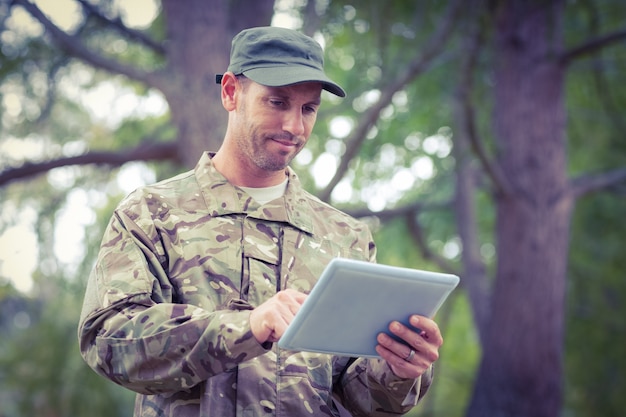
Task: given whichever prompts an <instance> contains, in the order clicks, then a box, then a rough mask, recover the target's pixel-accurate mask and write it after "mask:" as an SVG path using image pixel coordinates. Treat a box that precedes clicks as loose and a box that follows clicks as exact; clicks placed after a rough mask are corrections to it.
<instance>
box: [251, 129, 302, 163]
mask: <svg viewBox="0 0 626 417" xmlns="http://www.w3.org/2000/svg"><path fill="white" fill-rule="evenodd" d="M248 132H249V134H250V136H249V137H248V138H240V139H239V142H240V146H241V147H242V149H244V152H245V154H246V155H247V157H248V159H249V160H250V161H252V163H253V164H254V165H255V166H256V167H257V168H259V169H261V170H264V171H282V170H284V169H285V168H287V166H288V165H289V164H290V163H291V161H292V160H293V158H295V156H296V155H297V154H298V153H299V152H300V150H301V149H302V146H301V145H299V146H298V147H297V148H294V149H295V152H293V153H288V152H280V153H278V154H277V153H275V152H273V151H271V150H270V149H268V145H271V142H272V141H273V140H274V138H279V139H286V140H290V141H294V140H297V139H294V138H293V136H292V135H290V134H289V133H286V132H281V133H278V134H270V135H267V134H262V133H259V132H257V131H256V130H255V129H251V130H249V131H248Z"/></svg>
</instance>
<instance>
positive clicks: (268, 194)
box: [239, 179, 289, 205]
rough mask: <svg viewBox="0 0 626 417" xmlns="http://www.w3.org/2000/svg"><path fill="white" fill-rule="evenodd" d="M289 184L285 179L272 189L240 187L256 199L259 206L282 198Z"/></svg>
mask: <svg viewBox="0 0 626 417" xmlns="http://www.w3.org/2000/svg"><path fill="white" fill-rule="evenodd" d="M288 183H289V180H288V179H285V181H283V182H282V183H280V184H278V185H273V186H271V187H263V188H251V187H239V188H241V189H242V190H244V191H245V192H246V193H248V194H250V197H252V198H254V199H255V200H256V201H257V202H258V203H259V204H261V205H263V204H265V203H268V202H270V201H272V200H275V199H277V198H278V197H282V196H283V195H285V190H287V184H288Z"/></svg>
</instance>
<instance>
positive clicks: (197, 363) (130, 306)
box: [78, 210, 271, 394]
mask: <svg viewBox="0 0 626 417" xmlns="http://www.w3.org/2000/svg"><path fill="white" fill-rule="evenodd" d="M155 245H156V243H155V238H154V237H152V238H151V237H149V236H148V234H146V233H145V232H144V231H143V230H142V228H141V227H139V226H138V225H137V224H136V223H135V222H134V221H133V220H132V219H131V218H130V217H129V216H128V215H126V214H124V212H123V211H119V210H118V211H116V213H115V215H114V216H113V218H112V220H111V222H110V223H109V226H108V227H107V231H106V232H105V236H104V239H103V244H102V246H101V250H100V253H99V255H98V260H97V263H96V265H95V267H94V270H93V272H92V274H91V276H90V279H89V282H88V285H87V290H86V295H85V300H84V305H83V311H82V314H81V319H80V324H79V329H78V338H79V342H80V350H81V354H82V356H83V357H84V359H85V361H86V362H87V364H88V365H89V366H90V367H91V368H93V369H94V370H95V371H96V372H97V373H99V374H101V375H103V376H105V377H107V378H109V379H111V380H112V381H113V382H116V383H117V384H120V385H122V386H124V387H126V388H129V389H132V390H134V391H136V392H139V393H142V394H156V393H163V392H172V391H179V390H184V389H188V388H190V387H192V386H194V385H196V384H198V383H199V382H201V381H203V380H206V379H207V378H209V377H211V376H213V375H216V374H218V373H221V372H225V371H228V370H229V369H232V368H234V367H236V366H237V365H238V364H240V363H241V362H243V361H245V360H248V359H250V358H252V357H255V356H259V355H261V354H263V353H265V352H267V349H268V348H270V347H271V345H270V346H265V345H261V344H259V343H258V342H257V341H256V339H255V338H254V336H253V335H252V332H251V330H250V327H249V313H250V312H249V311H248V310H247V309H246V308H245V306H243V307H242V305H241V304H238V303H236V302H233V303H231V305H229V306H228V307H226V308H223V309H221V310H212V309H209V308H206V306H205V308H200V307H198V306H193V305H189V304H176V303H173V302H172V288H171V285H169V284H168V282H169V281H168V278H167V274H166V272H165V270H164V269H163V266H162V263H161V261H162V259H160V256H159V255H158V252H159V251H158V249H157V248H155Z"/></svg>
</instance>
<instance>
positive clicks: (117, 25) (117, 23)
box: [78, 0, 165, 55]
mask: <svg viewBox="0 0 626 417" xmlns="http://www.w3.org/2000/svg"><path fill="white" fill-rule="evenodd" d="M78 2H79V3H80V4H81V5H82V7H83V9H85V10H86V11H87V13H88V14H90V15H92V16H94V17H95V18H97V19H98V20H100V21H101V22H104V23H105V24H107V25H108V26H111V27H113V28H114V29H115V30H117V31H118V32H119V33H121V34H122V35H124V36H125V37H128V38H129V39H133V40H134V41H136V42H138V43H141V44H142V45H144V46H147V47H148V48H150V49H152V50H153V51H154V52H156V53H158V54H160V55H165V48H164V47H163V45H161V44H160V43H159V42H157V41H155V40H154V39H152V38H151V37H149V36H147V35H146V34H145V33H143V32H141V31H138V30H134V29H131V28H129V27H127V26H125V25H124V23H122V19H121V18H120V17H119V16H118V17H117V18H116V19H109V18H107V17H106V16H105V15H104V14H102V11H101V10H100V9H99V8H98V7H96V6H94V5H93V4H91V3H90V2H88V1H86V0H78Z"/></svg>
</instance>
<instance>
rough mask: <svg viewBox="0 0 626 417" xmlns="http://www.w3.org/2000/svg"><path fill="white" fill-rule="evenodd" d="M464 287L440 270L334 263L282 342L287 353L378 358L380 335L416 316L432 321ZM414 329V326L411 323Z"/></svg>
mask: <svg viewBox="0 0 626 417" xmlns="http://www.w3.org/2000/svg"><path fill="white" fill-rule="evenodd" d="M458 283H459V277H457V276H456V275H451V274H443V273H439V272H430V271H422V270H417V269H411V268H401V267H396V266H389V265H381V264H375V263H371V262H366V261H356V260H351V259H345V258H335V259H333V260H332V261H331V262H330V263H329V264H328V266H327V267H326V269H325V270H324V272H323V273H322V275H321V277H320V279H319V281H318V282H317V283H316V284H315V286H314V287H313V289H312V290H311V292H310V294H309V296H308V297H307V299H306V300H305V301H304V303H303V304H302V306H301V307H300V310H298V312H297V313H296V316H295V317H294V319H293V321H292V322H291V323H290V324H289V326H288V327H287V330H286V331H285V333H284V334H283V336H282V337H281V338H280V340H279V341H278V346H279V347H280V348H283V349H288V350H298V351H310V352H321V353H331V354H335V355H341V356H360V357H379V355H378V354H377V353H376V350H375V346H376V345H377V342H376V336H377V335H378V333H380V332H385V333H387V334H389V330H388V327H389V323H390V322H391V321H393V320H397V321H399V322H401V323H404V324H406V325H409V323H408V320H409V317H410V316H411V315H413V314H419V315H422V316H427V317H431V318H432V317H433V316H434V315H435V313H436V312H437V310H438V309H439V307H441V305H442V304H443V302H444V301H445V300H446V298H447V297H448V295H449V294H450V293H451V292H452V290H454V288H455V287H456V286H457V284H458ZM409 326H410V325H409Z"/></svg>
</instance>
